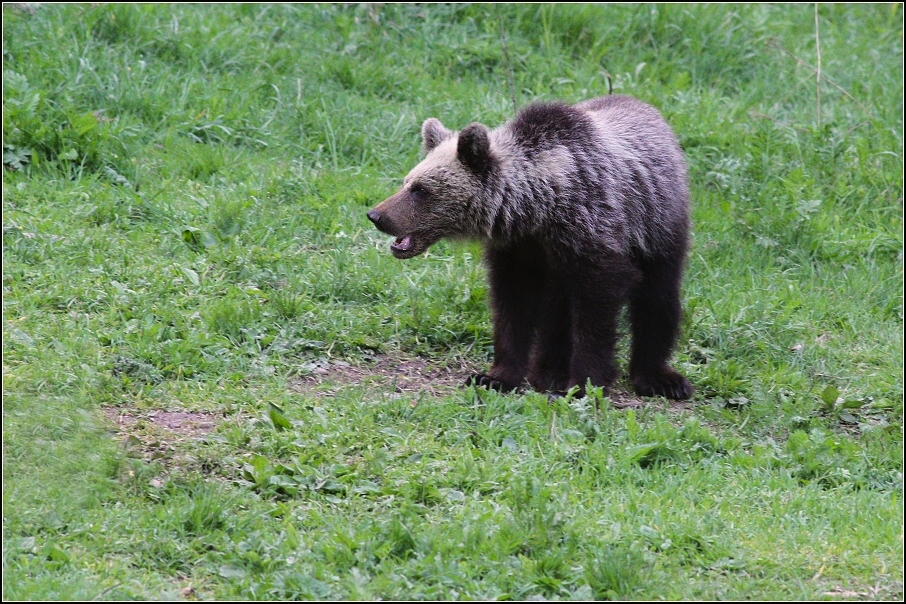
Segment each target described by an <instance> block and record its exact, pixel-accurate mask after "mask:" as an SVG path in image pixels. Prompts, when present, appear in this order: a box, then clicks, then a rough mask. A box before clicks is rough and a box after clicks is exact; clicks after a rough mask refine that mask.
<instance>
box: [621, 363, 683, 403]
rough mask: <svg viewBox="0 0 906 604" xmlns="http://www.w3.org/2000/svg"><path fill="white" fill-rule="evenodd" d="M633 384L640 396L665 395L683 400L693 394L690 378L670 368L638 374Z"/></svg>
mask: <svg viewBox="0 0 906 604" xmlns="http://www.w3.org/2000/svg"><path fill="white" fill-rule="evenodd" d="M632 386H633V389H634V390H635V392H636V394H638V395H639V396H663V397H665V398H669V399H673V400H675V401H683V400H686V399H688V398H690V397H691V396H692V384H690V383H689V380H687V379H686V378H685V377H683V376H682V375H681V374H680V373H678V372H676V371H674V370H673V369H670V368H668V369H666V370H662V371H660V372H657V373H654V372H652V373H649V374H643V375H637V376H635V377H633V378H632Z"/></svg>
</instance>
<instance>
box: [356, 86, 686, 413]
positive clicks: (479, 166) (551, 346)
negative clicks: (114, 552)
mask: <svg viewBox="0 0 906 604" xmlns="http://www.w3.org/2000/svg"><path fill="white" fill-rule="evenodd" d="M422 138H423V147H424V151H425V153H426V157H425V159H424V160H423V161H422V162H421V163H419V164H418V165H417V166H416V167H415V168H414V169H413V170H412V171H411V172H410V173H409V175H408V176H406V178H405V179H404V180H403V188H402V189H401V190H400V191H399V192H398V193H396V194H395V195H393V196H391V197H390V198H388V199H387V200H385V201H384V202H382V203H380V204H379V205H378V206H377V207H375V208H374V209H373V210H371V211H370V212H368V218H369V219H370V220H371V221H372V222H374V224H375V226H377V228H378V229H380V230H381V231H383V232H385V233H388V234H390V235H393V236H395V237H396V238H397V239H396V241H395V242H394V243H392V244H391V245H390V250H391V252H392V253H393V255H394V256H396V257H397V258H411V257H413V256H417V255H419V254H421V253H422V252H424V251H425V250H427V249H428V247H430V246H431V245H432V244H433V243H435V242H436V241H438V240H439V239H440V238H442V237H469V238H477V239H480V240H482V241H483V243H484V246H485V260H486V262H487V266H488V269H489V277H490V285H491V288H490V290H491V308H492V312H493V320H494V364H493V366H492V367H491V369H490V371H488V373H487V374H477V375H474V376H472V377H471V378H470V381H474V382H475V383H476V384H478V385H480V386H485V387H488V388H493V389H498V390H513V389H516V388H518V387H520V386H521V385H522V384H523V382H525V381H528V382H529V383H530V384H531V385H532V386H533V387H534V388H536V389H539V390H547V391H552V392H559V391H563V390H566V389H568V388H571V387H573V386H578V387H579V389H580V391H581V390H584V387H585V385H586V383H588V382H589V381H590V383H591V384H593V385H595V386H603V387H605V388H606V387H609V386H611V384H613V382H614V381H615V380H616V378H617V377H618V368H617V364H616V361H615V359H614V348H615V344H616V340H617V317H618V315H619V312H620V309H621V308H622V307H623V306H624V305H625V304H627V303H628V305H629V319H630V323H631V329H632V352H631V356H630V361H629V373H630V378H631V380H632V384H633V387H634V388H635V390H636V392H637V393H638V394H640V395H643V396H655V395H660V396H666V397H668V398H674V399H684V398H689V396H691V394H692V387H691V385H690V384H689V382H688V380H686V378H684V377H683V376H682V375H680V374H679V373H677V372H676V371H675V370H674V369H673V368H672V367H670V365H669V364H668V360H669V357H670V353H671V351H672V349H673V346H674V344H675V341H676V337H677V333H678V329H679V324H680V320H681V317H682V309H681V306H680V282H681V280H682V273H683V264H684V261H685V256H686V247H687V242H688V232H689V218H688V206H689V193H688V186H687V183H686V165H685V161H684V159H683V154H682V151H681V150H680V147H679V144H678V143H677V141H676V138H675V136H674V135H673V132H672V130H671V129H670V127H669V126H668V125H667V123H666V122H665V121H664V119H663V118H662V117H661V115H660V113H658V111H657V110H655V109H654V108H652V107H650V106H649V105H646V104H644V103H642V102H641V101H638V100H636V99H633V98H630V97H624V96H609V97H603V98H598V99H593V100H589V101H585V102H582V103H578V104H576V105H565V104H561V103H542V104H535V105H531V106H529V107H527V108H525V109H524V110H523V111H521V112H520V113H519V115H517V116H516V118H515V119H514V120H512V121H511V122H509V123H507V124H505V125H503V126H501V127H500V128H497V129H495V130H488V128H486V127H485V126H483V125H481V124H471V125H469V126H467V127H466V128H464V129H463V130H462V131H460V132H459V133H456V132H453V131H450V130H447V129H446V128H445V127H444V126H443V125H442V124H441V123H440V122H439V121H438V120H436V119H434V118H431V119H429V120H426V121H425V123H424V124H423V126H422Z"/></svg>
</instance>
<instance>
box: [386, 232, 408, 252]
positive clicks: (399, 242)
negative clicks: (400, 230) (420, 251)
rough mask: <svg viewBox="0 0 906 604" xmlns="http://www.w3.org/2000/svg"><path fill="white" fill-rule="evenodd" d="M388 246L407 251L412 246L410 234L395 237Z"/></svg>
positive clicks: (399, 250)
mask: <svg viewBox="0 0 906 604" xmlns="http://www.w3.org/2000/svg"><path fill="white" fill-rule="evenodd" d="M390 247H392V248H393V249H395V250H396V251H398V252H408V251H409V249H410V248H411V247H412V235H406V236H405V237H397V238H396V241H394V242H393V243H391V244H390Z"/></svg>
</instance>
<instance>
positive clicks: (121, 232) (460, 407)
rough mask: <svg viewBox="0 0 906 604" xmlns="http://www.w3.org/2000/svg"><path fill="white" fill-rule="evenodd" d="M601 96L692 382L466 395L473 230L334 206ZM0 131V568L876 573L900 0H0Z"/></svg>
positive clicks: (171, 576)
mask: <svg viewBox="0 0 906 604" xmlns="http://www.w3.org/2000/svg"><path fill="white" fill-rule="evenodd" d="M611 91H612V92H613V93H614V94H629V95H633V96H636V97H638V98H640V99H642V100H644V101H646V102H649V103H651V104H653V105H654V106H656V107H658V108H659V109H660V110H661V111H662V112H663V114H664V115H665V117H666V118H667V121H668V122H669V123H670V124H671V125H672V126H673V128H674V129H675V131H676V133H677V136H678V138H679V140H680V143H681V145H682V146H683V148H684V150H685V153H686V156H687V160H688V163H689V170H690V181H691V187H692V199H693V209H692V215H693V222H694V241H693V245H692V249H691V252H690V256H689V262H688V269H687V273H686V279H685V282H684V290H683V300H684V305H685V320H684V325H683V333H682V336H681V341H680V344H679V346H678V347H677V351H676V354H675V362H676V366H677V368H678V369H679V370H681V371H682V372H683V373H684V374H685V375H686V376H687V377H689V379H690V381H691V382H692V383H693V385H694V386H695V388H696V393H695V395H694V398H693V399H692V400H691V401H689V402H687V403H681V404H678V403H670V402H668V401H666V400H663V399H646V400H638V399H635V398H633V397H632V396H630V395H629V394H628V393H627V391H628V387H627V384H626V383H625V380H624V381H623V382H621V383H620V384H619V385H618V387H617V388H616V389H615V391H614V392H613V393H611V395H610V396H605V395H604V393H602V392H601V391H600V390H594V389H592V390H591V391H590V392H589V395H588V396H587V397H584V398H580V399H576V398H564V399H560V400H555V401H552V402H549V401H548V398H547V396H545V395H543V394H539V393H534V392H524V393H519V394H506V395H503V394H498V393H493V392H487V391H483V390H475V389H473V388H466V387H464V386H462V385H461V383H462V382H463V381H464V379H465V377H466V376H467V375H468V373H469V371H470V370H474V369H481V368H483V367H485V366H486V365H487V364H488V362H489V361H490V359H491V358H492V354H493V350H492V341H491V323H490V318H489V313H488V308H487V302H486V297H487V285H486V278H485V270H484V268H483V267H482V265H481V249H480V246H479V245H478V244H475V243H468V242H458V243H450V242H441V243H439V244H437V245H435V246H434V247H433V248H432V249H431V250H430V252H429V253H428V254H427V255H426V256H425V257H420V258H415V259H412V260H409V261H405V262H401V261H398V260H395V259H394V258H393V257H391V255H390V253H389V251H388V244H389V242H390V239H391V238H389V237H387V236H384V235H381V234H380V233H378V232H377V231H376V230H375V229H374V228H373V226H372V225H371V224H370V223H369V222H368V220H367V219H366V216H365V213H366V211H367V210H368V209H369V208H370V207H372V206H373V205H374V204H376V203H377V202H379V201H380V200H382V199H384V198H385V197H386V196H388V195H390V194H391V193H393V192H395V191H396V189H397V187H398V185H399V183H400V181H401V179H402V177H403V176H404V175H405V174H406V172H407V171H408V170H409V169H410V168H411V167H412V166H413V165H414V164H415V163H416V162H417V161H418V160H419V146H420V136H419V128H420V125H421V123H422V121H423V120H424V119H426V118H428V117H438V118H439V119H441V121H443V122H444V124H446V125H447V126H448V127H451V128H461V127H463V126H465V125H467V124H468V123H470V122H473V121H481V122H483V123H485V124H488V125H490V126H496V125H498V124H501V123H503V122H504V121H506V120H507V119H510V118H512V117H513V115H514V105H515V106H517V107H522V106H525V105H526V104H527V103H529V102H532V101H537V100H552V99H559V100H564V101H567V102H576V101H579V100H583V99H586V98H591V97H594V96H600V95H605V94H608V93H609V92H611ZM3 163H4V169H3V348H2V351H3V578H2V586H3V587H2V591H3V598H4V600H42V599H67V600H94V599H101V600H104V599H109V600H121V599H149V600H158V599H363V600H370V599H377V598H381V599H388V600H409V599H485V600H493V599H523V600H525V599H535V600H538V599H582V600H584V599H752V600H767V601H773V600H789V599H825V600H838V599H860V600H902V598H903V511H904V510H903V473H902V472H903V363H904V359H903V169H904V164H903V9H902V5H880V4H869V5H818V6H817V8H816V6H815V5H812V4H805V5H748V4H740V5H732V4H731V5H685V4H671V5H606V6H605V5H563V4H558V5H533V4H531V5H519V4H513V5H507V4H504V5H480V4H472V5H468V4H463V5H442V4H438V5H394V4H388V5H340V4H329V5H295V4H278V5H251V4H212V5H201V4H196V5H167V4H160V5H143V4H134V5H133V4H111V5H95V4H67V5H51V4H4V7H3ZM625 348H626V346H625V343H624V344H623V349H624V354H623V356H622V359H624V361H625Z"/></svg>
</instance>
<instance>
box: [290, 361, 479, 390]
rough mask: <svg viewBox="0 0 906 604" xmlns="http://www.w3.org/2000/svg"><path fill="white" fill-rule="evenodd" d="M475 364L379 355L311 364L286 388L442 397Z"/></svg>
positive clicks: (456, 385) (464, 377) (468, 372)
mask: <svg viewBox="0 0 906 604" xmlns="http://www.w3.org/2000/svg"><path fill="white" fill-rule="evenodd" d="M477 371H478V367H477V366H476V365H474V364H472V363H469V362H468V361H464V360H460V359H457V360H452V361H438V360H431V359H425V358H423V357H392V356H389V355H380V356H377V357H375V359H374V361H372V362H370V363H365V364H362V365H351V364H349V363H346V362H344V361H322V362H319V363H314V364H313V367H312V369H311V374H310V375H307V376H304V377H300V378H297V379H295V380H292V381H291V382H290V384H289V389H290V390H292V391H293V392H298V393H299V394H305V395H308V396H317V397H324V396H328V397H329V396H333V395H334V394H336V391H337V389H338V388H343V387H349V386H359V387H366V388H369V389H374V390H378V391H384V392H395V393H416V392H428V393H430V394H431V395H432V396H443V395H446V394H450V393H451V392H454V391H455V390H456V389H457V388H460V387H462V386H463V385H464V384H465V381H466V378H467V377H468V376H469V375H471V374H473V373H475V372H477Z"/></svg>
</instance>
